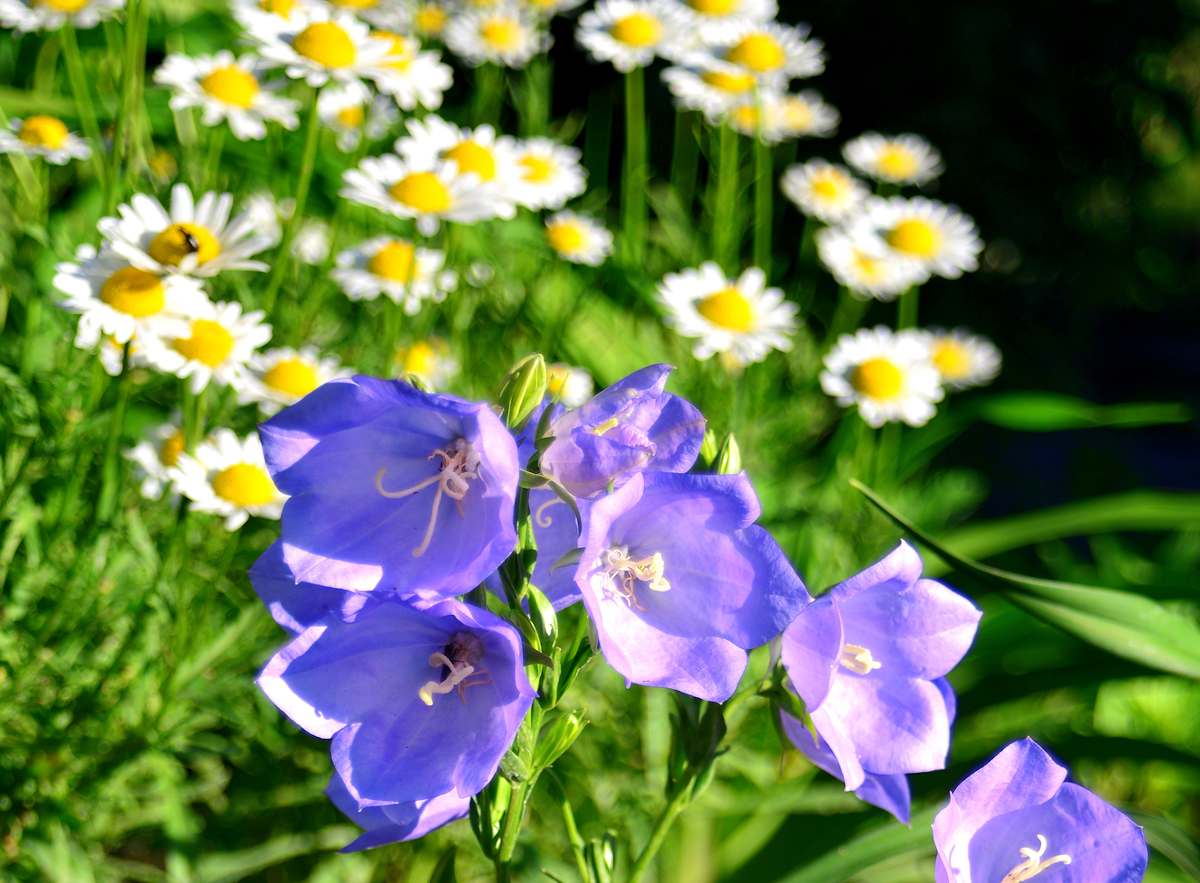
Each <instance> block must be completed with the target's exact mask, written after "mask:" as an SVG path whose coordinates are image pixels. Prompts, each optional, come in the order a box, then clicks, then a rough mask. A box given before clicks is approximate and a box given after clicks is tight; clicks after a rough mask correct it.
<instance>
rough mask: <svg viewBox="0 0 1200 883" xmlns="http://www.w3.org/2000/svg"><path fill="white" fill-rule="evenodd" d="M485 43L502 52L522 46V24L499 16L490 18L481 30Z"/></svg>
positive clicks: (480, 33)
mask: <svg viewBox="0 0 1200 883" xmlns="http://www.w3.org/2000/svg"><path fill="white" fill-rule="evenodd" d="M479 36H480V37H482V38H483V42H485V43H487V44H488V45H489V46H491V47H492V48H493V49H498V50H500V51H501V52H503V51H505V50H508V49H516V48H517V47H518V46H519V45H521V23H520V22H518V21H517V20H516V19H512V18H505V17H504V16H497V17H496V18H489V19H488V20H487V21H485V22H484V23H483V26H482V27H481V28H480V29H479Z"/></svg>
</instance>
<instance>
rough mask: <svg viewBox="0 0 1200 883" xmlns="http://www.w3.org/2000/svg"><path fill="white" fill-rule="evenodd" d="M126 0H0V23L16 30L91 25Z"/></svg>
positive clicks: (82, 27) (110, 13)
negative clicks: (65, 25) (66, 25)
mask: <svg viewBox="0 0 1200 883" xmlns="http://www.w3.org/2000/svg"><path fill="white" fill-rule="evenodd" d="M124 6H125V0H0V26H3V27H6V28H14V29H15V30H18V31H57V30H58V29H59V28H61V27H62V26H63V25H64V24H66V23H67V22H70V23H71V26H72V27H74V28H78V29H80V30H83V29H85V28H94V27H95V26H96V25H98V24H100V22H101V21H103V20H104V19H106V18H108V17H109V16H111V15H112V14H113V13H114V12H116V11H117V10H118V9H123V8H124Z"/></svg>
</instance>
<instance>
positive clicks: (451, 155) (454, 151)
mask: <svg viewBox="0 0 1200 883" xmlns="http://www.w3.org/2000/svg"><path fill="white" fill-rule="evenodd" d="M442 159H452V160H454V162H455V163H457V164H458V171H459V174H462V175H465V174H468V173H474V174H476V175H478V176H479V180H481V181H491V180H493V179H494V178H495V177H496V155H495V154H494V153H492V151H491V150H490V149H489V148H487V147H484V146H483V145H482V144H480V143H479V142H478V141H472V140H470V139H467V140H466V141H459V142H458V143H457V144H455V145H454V146H453V147H451V148H450V149H449V150H447V151H445V152H444V153H443V154H442Z"/></svg>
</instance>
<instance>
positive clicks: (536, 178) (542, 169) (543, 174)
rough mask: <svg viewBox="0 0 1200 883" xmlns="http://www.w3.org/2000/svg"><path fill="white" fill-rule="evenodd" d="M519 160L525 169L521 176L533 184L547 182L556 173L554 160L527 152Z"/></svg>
mask: <svg viewBox="0 0 1200 883" xmlns="http://www.w3.org/2000/svg"><path fill="white" fill-rule="evenodd" d="M518 162H519V163H520V164H521V168H522V169H523V170H524V171H523V172H522V174H521V177H522V178H524V179H525V180H526V181H529V182H530V183H531V184H545V183H546V182H547V181H549V180H550V178H551V177H552V176H553V175H554V161H553V160H551V159H547V158H546V157H544V156H535V155H534V154H532V153H527V154H525V155H524V156H523V157H521V158H520V159H519V160H518Z"/></svg>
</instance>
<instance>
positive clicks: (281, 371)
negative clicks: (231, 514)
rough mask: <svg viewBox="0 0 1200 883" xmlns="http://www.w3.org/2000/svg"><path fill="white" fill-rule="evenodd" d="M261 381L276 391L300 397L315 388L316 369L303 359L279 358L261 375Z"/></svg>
mask: <svg viewBox="0 0 1200 883" xmlns="http://www.w3.org/2000/svg"><path fill="white" fill-rule="evenodd" d="M263 383H265V384H266V385H267V386H269V387H271V389H273V390H275V391H276V392H281V393H283V394H284V395H289V396H295V397H296V398H300V397H301V396H306V395H308V394H309V393H310V392H312V391H313V390H314V389H316V388H317V369H316V368H315V367H314V366H313V365H312V364H310V363H309V362H306V361H304V359H297V358H291V359H280V360H279V361H278V362H276V363H275V364H274V365H272V366H271V368H270V369H269V370H268V371H267V373H266V374H264V375H263Z"/></svg>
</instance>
